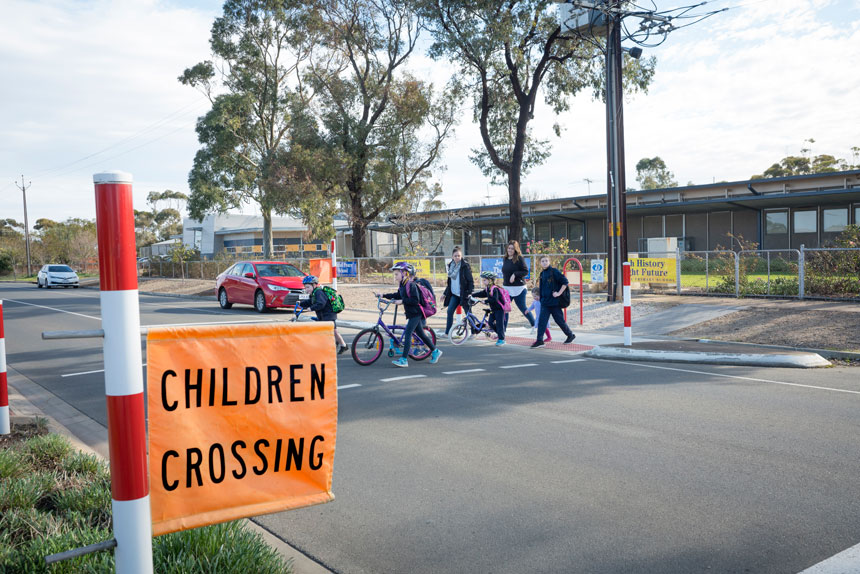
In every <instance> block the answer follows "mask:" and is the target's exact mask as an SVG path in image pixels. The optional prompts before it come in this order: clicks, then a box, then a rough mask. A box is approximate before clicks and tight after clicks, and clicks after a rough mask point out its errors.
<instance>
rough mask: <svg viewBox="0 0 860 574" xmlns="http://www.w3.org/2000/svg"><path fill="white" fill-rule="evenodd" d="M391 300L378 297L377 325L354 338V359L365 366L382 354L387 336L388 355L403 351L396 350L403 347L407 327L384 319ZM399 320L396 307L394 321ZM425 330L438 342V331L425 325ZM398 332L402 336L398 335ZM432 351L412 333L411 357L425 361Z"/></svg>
mask: <svg viewBox="0 0 860 574" xmlns="http://www.w3.org/2000/svg"><path fill="white" fill-rule="evenodd" d="M391 303H392V302H391V301H388V300H386V299H383V298H382V297H377V298H376V308H377V309H379V318H378V319H377V320H376V325H374V326H373V327H370V328H368V329H364V330H362V331H361V332H359V334H358V335H356V336H355V338H354V339H353V340H352V358H353V360H354V361H355V362H356V363H358V364H359V365H362V366H364V367H366V366H368V365H372V364H373V363H375V362H376V361H377V360H378V359H379V357H381V356H382V349H383V347H385V336H387V337H388V340H389V347H388V356H389V357H394V356H395V355H398V356H399V355H401V354H402V353H403V351H400V352H396V351H395V349H402V348H403V344H402V342H401V340H402V338H403V331H404V330H405V329H406V327H404V326H403V325H395V324H391V325H386V324H385V322H384V321H383V320H382V316H383V315H384V314H385V311H386V310H387V309H388V307H389V306H390V305H391ZM396 322H397V308H396V307H395V309H394V323H396ZM424 332H425V333H427V335H428V336H429V337H430V339H431V340H432V341H433V345H435V344H436V333H435V332H434V331H433V329H431V328H430V327H424ZM398 333H400V336H399V337H398V335H397V334H398ZM431 353H432V351H431V350H430V348H429V347H428V346H427V345H425V344H424V341H422V340H421V338H420V337H418V335H416V334H415V333H412V346H411V348H410V349H409V358H410V359H413V360H415V361H423V360H424V359H426V358H427V357H429V356H430V354H431Z"/></svg>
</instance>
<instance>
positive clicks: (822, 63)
mask: <svg viewBox="0 0 860 574" xmlns="http://www.w3.org/2000/svg"><path fill="white" fill-rule="evenodd" d="M655 1H656V3H657V5H658V6H659V8H661V9H668V8H673V7H677V6H682V5H685V4H686V2H685V1H681V2H671V3H670V2H668V1H667V0H655ZM690 3H693V2H690ZM724 7H729V8H731V9H730V10H729V11H727V12H724V13H721V14H719V15H717V16H714V17H712V18H710V19H708V20H705V21H703V22H701V23H699V24H697V25H695V26H691V27H689V28H685V29H682V30H677V31H675V32H673V33H671V34H670V35H669V37H668V39H667V40H666V42H665V43H663V44H662V45H661V46H659V47H657V48H653V49H646V50H645V55H655V56H657V60H658V63H657V73H656V75H655V77H654V82H653V84H652V86H651V89H650V91H649V93H648V94H647V95H646V94H639V95H636V96H634V97H632V98H629V99H628V100H627V101H626V102H625V108H624V114H625V136H626V157H627V181H628V186H630V187H636V182H635V169H634V167H635V164H636V162H637V161H638V160H639V159H640V158H643V157H653V156H655V155H658V156H660V157H661V158H663V160H664V161H665V162H666V164H667V165H668V167H669V169H670V170H671V171H673V172H674V174H675V177H676V179H677V181H678V182H679V183H680V184H682V185H684V184H686V183H688V182H693V183H695V184H702V183H710V182H712V181H714V180H716V181H721V180H729V181H732V180H738V179H745V178H747V177H749V176H750V175H752V174H754V173H761V172H762V171H763V170H764V169H766V168H767V167H768V166H770V165H771V164H772V163H774V162H775V161H778V160H779V159H780V158H782V157H784V156H786V155H789V154H797V153H799V150H800V148H801V147H803V146H804V140H806V139H808V138H813V139H815V144H814V145H813V146H812V153H813V154H819V153H830V154H833V155H836V156H837V157H842V158H846V159H850V158H851V151H850V148H851V147H852V146H860V117H858V116H860V114H858V107H860V106H858V102H860V74H858V73H857V71H858V70H860V0H832V1H831V0H719V1H714V2H709V3H708V4H707V6H705V7H703V8H700V9H699V11H704V10H709V9H718V8H724ZM220 8H221V2H220V1H217V0H211V1H210V0H3V2H2V8H0V78H2V84H0V218H7V217H11V218H13V219H17V220H18V221H22V220H23V203H22V197H21V192H20V191H19V190H18V188H17V187H16V186H15V184H14V183H13V181H17V183H18V184H20V183H21V175H22V174H23V175H24V183H25V184H27V185H30V182H32V185H31V186H30V187H29V188H28V191H27V206H28V211H29V220H30V225H31V226H32V225H33V223H34V222H35V221H36V220H37V219H39V218H42V217H46V218H49V219H54V220H63V219H66V218H67V217H83V218H90V219H92V218H95V206H94V203H93V184H92V174H93V173H96V172H98V171H103V170H109V169H120V170H123V171H128V172H131V173H132V174H133V175H134V178H135V184H134V196H135V207H136V208H138V209H142V208H144V207H145V204H146V195H147V193H148V192H150V191H155V190H157V191H161V190H164V189H173V190H178V191H184V192H186V193H187V192H188V183H187V175H188V171H189V169H190V167H191V162H192V160H193V157H194V153H195V152H196V150H197V148H198V144H197V140H196V134H195V132H194V124H195V120H196V118H197V117H198V116H200V115H202V114H203V113H205V111H206V110H207V109H208V104H207V101H206V100H205V99H204V98H203V96H202V95H201V94H199V93H198V92H197V91H195V90H194V89H192V88H189V87H185V86H182V85H181V84H179V82H177V80H176V77H177V76H178V75H179V74H180V73H181V72H182V70H184V69H185V68H186V67H189V66H191V65H193V64H195V63H197V62H199V61H202V60H205V59H207V58H208V56H209V46H208V40H209V30H210V27H211V24H212V21H213V19H214V18H215V17H216V16H217V15H219V14H220ZM413 67H414V68H415V69H416V70H417V71H419V72H423V73H426V74H427V75H428V76H429V77H432V78H434V79H435V80H436V81H438V82H440V83H441V82H442V81H443V79H444V77H445V75H446V73H447V72H446V70H445V67H444V66H441V65H439V64H435V63H433V62H431V61H430V60H428V59H427V58H425V57H420V58H416V60H415V62H414V63H413ZM555 121H559V122H560V123H561V124H562V125H563V126H564V127H565V128H566V129H565V131H564V132H563V134H562V137H561V138H560V139H559V138H555V136H553V135H552V132H551V126H552V124H553V123H554V122H555ZM533 125H534V127H535V131H536V134H537V135H538V136H539V137H548V138H551V139H552V141H553V155H552V156H551V158H550V159H549V160H548V161H547V162H546V163H545V164H544V165H543V166H541V167H539V168H536V169H534V170H533V172H532V173H531V174H529V175H528V176H526V177H525V178H524V180H523V190H524V191H528V192H529V193H532V194H536V195H537V196H540V197H544V198H547V197H552V196H570V195H583V194H586V193H588V192H589V189H590V191H591V193H598V192H601V193H602V192H605V188H606V177H605V171H606V167H605V165H606V151H605V150H606V147H605V145H606V144H605V110H604V107H603V104H601V103H598V102H594V101H592V100H591V99H590V94H586V95H582V96H579V97H577V98H576V99H575V100H574V101H573V105H572V108H571V111H570V112H569V113H566V114H564V115H563V116H561V117H560V118H558V119H556V118H555V117H554V116H552V114H551V113H550V111H549V110H548V109H546V108H543V109H540V108H539V109H538V110H537V113H536V118H535V120H534V122H533ZM480 146H481V142H480V137H479V134H478V128H477V126H476V125H474V124H472V123H471V112H470V110H468V109H465V108H464V110H463V120H462V121H461V122H460V125H459V126H458V128H457V132H456V138H455V140H453V141H451V142H450V143H449V144H448V147H447V149H446V153H445V155H444V161H443V163H444V164H445V166H446V167H447V169H446V170H445V171H441V170H437V172H436V173H437V174H438V177H439V179H440V180H441V182H442V184H443V187H444V189H445V194H444V196H443V199H444V200H445V201H446V203H447V204H448V206H450V207H456V206H462V205H468V204H473V203H476V202H480V201H486V198H487V195H488V194H489V196H490V198H491V200H492V201H493V202H502V201H506V200H507V191H506V189H504V188H501V187H492V186H489V185H488V183H487V180H486V179H485V178H484V177H483V176H482V175H481V173H480V171H479V170H478V168H477V167H475V166H474V165H472V164H471V163H470V162H469V160H468V156H469V154H470V152H469V150H470V149H472V148H476V147H480ZM586 179H590V180H592V181H591V183H590V184H589V183H588V182H587V181H585V180H586Z"/></svg>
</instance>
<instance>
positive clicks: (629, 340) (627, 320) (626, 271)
mask: <svg viewBox="0 0 860 574" xmlns="http://www.w3.org/2000/svg"><path fill="white" fill-rule="evenodd" d="M621 273H622V275H621V276H622V278H623V283H622V288H621V289H622V292H623V294H624V344H625V345H627V346H628V347H629V346H631V345H632V344H633V327H632V325H631V318H632V317H631V309H630V263H626V262H625V263H624V266H623V268H622V270H621Z"/></svg>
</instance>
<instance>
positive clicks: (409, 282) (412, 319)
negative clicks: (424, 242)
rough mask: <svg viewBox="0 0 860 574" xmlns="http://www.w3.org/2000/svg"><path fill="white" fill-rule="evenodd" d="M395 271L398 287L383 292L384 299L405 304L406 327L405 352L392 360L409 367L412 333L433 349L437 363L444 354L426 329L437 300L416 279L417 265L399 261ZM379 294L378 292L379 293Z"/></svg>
mask: <svg viewBox="0 0 860 574" xmlns="http://www.w3.org/2000/svg"><path fill="white" fill-rule="evenodd" d="M391 270H392V271H393V272H394V280H395V281H396V282H397V285H398V288H397V291H396V292H395V293H385V294H382V297H383V298H384V299H392V300H394V302H395V303H398V304H402V305H403V313H404V314H405V315H406V329H405V330H404V331H403V353H402V355H401V356H400V357H399V358H397V359H395V360H394V361H392V363H393V364H394V365H395V366H397V367H408V366H409V363H408V362H407V360H406V357H408V356H409V349H410V347H411V345H412V333H413V332H414V333H415V335H416V336H417V337H418V338H419V339H421V340H422V341H423V342H424V344H425V345H427V348H429V349H431V350H432V353H431V354H430V362H431V363H436V362H437V361H439V357H441V356H442V351H440V350H439V349H437V348H436V345H434V344H433V340H432V339H431V338H430V337H429V336H428V335H427V333H426V332H425V331H424V326H425V319H426V318H427V317H428V316H430V314H432V313H435V306H436V301H435V299H434V300H433V301H432V305H431V301H429V300H428V297H432V294H427V295H425V294H424V293H425V289H424V288H422V287H421V286H420V285H419V283H418V282H417V281H416V280H415V267H414V266H413V265H412V264H411V263H406V262H405V261H398V262H397V263H395V264H394V266H393V267H392V268H391ZM377 295H378V294H377ZM431 307H432V310H430V308H431Z"/></svg>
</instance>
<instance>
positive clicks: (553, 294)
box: [532, 255, 576, 349]
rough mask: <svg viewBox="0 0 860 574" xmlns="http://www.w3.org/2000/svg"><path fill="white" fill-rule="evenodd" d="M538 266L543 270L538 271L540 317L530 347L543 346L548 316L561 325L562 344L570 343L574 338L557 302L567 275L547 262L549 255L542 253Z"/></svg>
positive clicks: (562, 291)
mask: <svg viewBox="0 0 860 574" xmlns="http://www.w3.org/2000/svg"><path fill="white" fill-rule="evenodd" d="M540 266H541V269H543V271H541V272H540V317H539V318H538V326H537V340H536V341H535V342H534V343H532V349H537V348H539V347H543V346H544V342H543V336H544V332H545V331H546V327H547V323H549V317H550V315H552V318H553V319H555V322H556V323H557V324H558V326H559V327H561V330H562V332H563V333H564V334H565V335H566V338H565V340H564V344H565V345H567V344H570V343H572V342H573V340H574V339H575V338H576V335H574V334H573V331H571V330H570V327H568V326H567V322H566V321H565V320H564V311H563V310H562V308H561V305H560V304H559V300H558V299H559V297H561V294H562V293H564V290H565V289H567V288H568V284H567V277H565V276H564V275H562V273H561V271H559V270H558V269H556V268H555V267H551V266H550V264H549V257H548V256H547V255H544V256H543V257H541V258H540Z"/></svg>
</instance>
